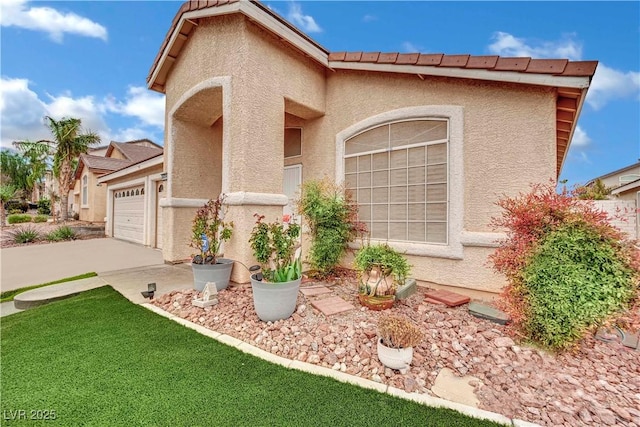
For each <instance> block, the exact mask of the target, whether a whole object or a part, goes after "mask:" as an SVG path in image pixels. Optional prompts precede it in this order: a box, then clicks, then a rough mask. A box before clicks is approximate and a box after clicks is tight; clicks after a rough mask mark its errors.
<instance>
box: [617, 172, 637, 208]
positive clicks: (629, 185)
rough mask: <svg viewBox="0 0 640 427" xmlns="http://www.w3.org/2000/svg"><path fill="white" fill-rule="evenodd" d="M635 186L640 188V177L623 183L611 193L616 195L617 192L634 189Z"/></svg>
mask: <svg viewBox="0 0 640 427" xmlns="http://www.w3.org/2000/svg"><path fill="white" fill-rule="evenodd" d="M634 188H640V179H637V180H635V181H631V182H629V183H627V184H624V185H621V186H620V187H618V188H616V189H614V190H612V191H611V194H613V195H615V194H620V193H624V192H625V191H629V190H633V189H634ZM639 207H640V206H639Z"/></svg>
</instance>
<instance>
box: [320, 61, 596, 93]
mask: <svg viewBox="0 0 640 427" xmlns="http://www.w3.org/2000/svg"><path fill="white" fill-rule="evenodd" d="M329 68H331V69H334V70H357V71H377V72H383V73H402V74H418V75H429V76H442V77H455V78H461V79H474V80H490V81H497V82H510V83H520V84H532V85H540V86H551V87H571V88H579V89H586V88H588V87H589V83H590V78H589V77H570V76H554V75H549V74H535V73H517V72H514V71H492V70H478V69H467V68H453V67H434V66H425V65H398V64H375V63H366V62H343V61H330V62H329Z"/></svg>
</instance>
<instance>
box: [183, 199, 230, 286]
mask: <svg viewBox="0 0 640 427" xmlns="http://www.w3.org/2000/svg"><path fill="white" fill-rule="evenodd" d="M224 198H225V195H224V194H222V195H220V196H219V197H218V198H217V199H210V200H209V201H208V202H207V203H205V204H204V206H202V207H201V208H200V209H198V211H197V212H196V215H195V217H194V218H193V224H192V227H191V243H190V246H191V247H192V248H195V249H197V250H198V253H197V254H195V256H194V257H193V259H192V261H191V268H192V270H193V287H194V289H196V290H197V291H202V290H203V289H204V287H205V285H206V284H207V282H215V283H216V289H217V290H219V291H220V290H222V289H225V288H226V287H227V286H228V285H229V278H230V277H231V269H232V268H233V260H230V259H227V258H221V257H220V256H219V252H220V246H221V245H222V242H226V241H228V240H229V239H231V235H232V234H233V222H225V221H224V209H223V206H224Z"/></svg>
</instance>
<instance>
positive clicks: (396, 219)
mask: <svg viewBox="0 0 640 427" xmlns="http://www.w3.org/2000/svg"><path fill="white" fill-rule="evenodd" d="M448 143H449V122H448V120H446V119H424V120H409V121H399V122H394V123H389V124H384V125H382V126H377V127H374V128H371V129H368V130H366V131H364V132H361V133H359V134H358V135H356V136H354V137H352V138H349V139H348V140H346V141H345V147H344V153H345V154H344V171H345V175H344V180H345V186H346V188H347V189H348V190H350V191H351V192H352V194H353V196H354V197H355V199H356V201H357V202H358V205H359V219H360V221H363V222H364V223H366V224H367V226H368V228H369V231H370V233H371V238H372V239H380V240H390V241H407V242H421V243H433V244H447V243H448V194H449V191H448V157H449V156H448Z"/></svg>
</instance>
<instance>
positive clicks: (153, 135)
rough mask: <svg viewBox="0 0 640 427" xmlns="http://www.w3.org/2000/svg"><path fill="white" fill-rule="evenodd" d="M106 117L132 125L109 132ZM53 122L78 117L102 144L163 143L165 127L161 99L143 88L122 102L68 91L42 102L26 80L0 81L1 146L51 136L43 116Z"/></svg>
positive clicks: (4, 146) (131, 89)
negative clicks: (74, 94) (147, 139)
mask: <svg viewBox="0 0 640 427" xmlns="http://www.w3.org/2000/svg"><path fill="white" fill-rule="evenodd" d="M109 114H115V115H117V116H120V117H116V118H118V119H121V120H122V119H125V120H126V119H127V118H129V119H130V118H131V117H133V118H135V119H137V120H138V121H139V123H137V124H135V125H134V126H129V127H124V128H117V129H115V130H114V129H112V128H111V127H110V126H109V124H108V123H107V121H108V119H109V118H110V117H109ZM46 115H49V116H51V117H53V118H55V119H60V118H62V117H77V118H79V119H81V120H82V127H83V128H84V129H85V130H91V131H93V132H96V133H97V134H98V135H100V138H101V139H102V144H106V143H109V141H111V140H115V141H129V140H132V139H141V138H150V139H153V140H154V141H155V142H160V143H161V142H162V129H163V126H164V98H163V97H162V96H161V95H155V94H152V93H148V92H146V93H145V92H144V88H140V87H130V88H129V91H128V94H127V97H126V99H125V100H124V101H118V100H116V99H114V98H113V97H108V98H105V99H97V98H95V97H93V96H82V97H73V95H72V94H71V93H69V92H67V93H63V94H60V95H51V94H46V97H45V99H41V98H40V97H39V96H38V94H37V93H36V92H35V91H33V90H32V89H31V88H30V87H29V81H28V80H26V79H19V78H18V79H12V78H7V77H2V78H1V79H0V129H2V137H1V140H0V145H1V146H2V147H3V148H8V147H11V143H12V142H13V141H20V140H25V139H29V140H39V139H48V138H50V137H51V135H50V133H49V131H48V129H47V128H46V126H45V125H44V120H43V117H44V116H46Z"/></svg>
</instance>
